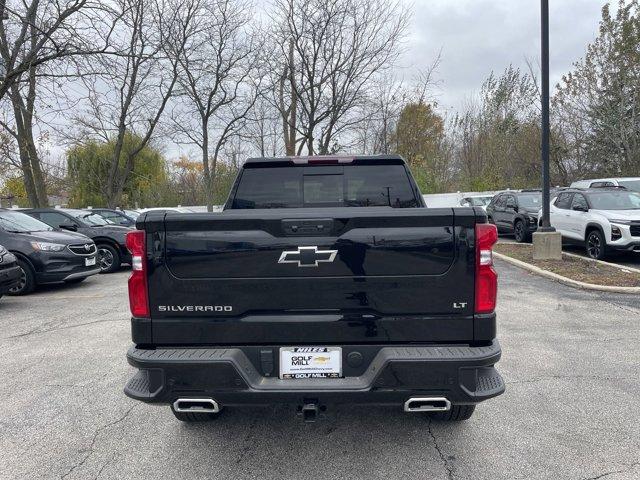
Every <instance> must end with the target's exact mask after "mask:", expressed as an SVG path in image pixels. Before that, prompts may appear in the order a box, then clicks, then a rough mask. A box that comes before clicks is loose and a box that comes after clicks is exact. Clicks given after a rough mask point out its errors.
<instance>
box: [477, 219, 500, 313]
mask: <svg viewBox="0 0 640 480" xmlns="http://www.w3.org/2000/svg"><path fill="white" fill-rule="evenodd" d="M497 241H498V231H497V230H496V226H495V225H491V224H489V223H478V224H477V225H476V306H475V313H491V312H493V311H494V310H495V308H496V298H497V296H498V274H497V273H496V271H495V270H494V269H493V253H492V250H491V249H492V248H493V246H494V245H495V244H496V242H497Z"/></svg>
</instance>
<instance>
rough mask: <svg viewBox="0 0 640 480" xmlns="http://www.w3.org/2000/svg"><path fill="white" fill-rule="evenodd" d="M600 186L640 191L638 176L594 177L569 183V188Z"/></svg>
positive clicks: (639, 178)
mask: <svg viewBox="0 0 640 480" xmlns="http://www.w3.org/2000/svg"><path fill="white" fill-rule="evenodd" d="M602 187H624V188H626V189H627V190H633V191H634V192H640V177H619V178H594V179H592V180H578V181H577V182H573V183H572V184H571V188H602Z"/></svg>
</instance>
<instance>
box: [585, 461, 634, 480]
mask: <svg viewBox="0 0 640 480" xmlns="http://www.w3.org/2000/svg"><path fill="white" fill-rule="evenodd" d="M638 465H640V462H634V463H629V464H627V465H625V468H623V469H621V470H611V471H609V472H604V473H601V474H600V475H596V476H595V477H585V478H583V479H582V480H598V479H599V478H604V477H608V476H609V475H615V474H616V473H627V472H629V471H631V470H633V469H634V468H636V467H637V466H638Z"/></svg>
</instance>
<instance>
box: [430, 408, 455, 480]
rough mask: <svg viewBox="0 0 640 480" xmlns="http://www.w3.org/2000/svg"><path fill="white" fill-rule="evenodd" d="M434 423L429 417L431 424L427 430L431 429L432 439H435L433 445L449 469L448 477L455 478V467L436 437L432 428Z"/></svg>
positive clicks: (443, 464)
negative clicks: (450, 463)
mask: <svg viewBox="0 0 640 480" xmlns="http://www.w3.org/2000/svg"><path fill="white" fill-rule="evenodd" d="M432 423H433V420H432V419H429V424H428V425H427V430H428V431H429V435H430V436H431V439H432V440H433V447H434V448H435V449H436V452H438V456H440V461H441V462H442V466H443V467H444V468H445V470H446V471H447V478H448V479H449V480H453V479H454V478H455V475H454V473H453V467H452V466H451V465H449V461H448V460H447V457H446V456H445V454H444V453H443V452H442V449H441V448H440V445H439V444H438V440H437V439H436V436H435V435H434V434H433V430H432V429H431V425H432Z"/></svg>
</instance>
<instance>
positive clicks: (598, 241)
mask: <svg viewBox="0 0 640 480" xmlns="http://www.w3.org/2000/svg"><path fill="white" fill-rule="evenodd" d="M585 250H586V252H587V256H588V257H589V258H593V259H594V260H602V259H603V258H605V257H606V256H607V243H606V241H605V239H604V235H602V232H601V231H600V230H591V231H590V232H589V233H587V239H586V240H585Z"/></svg>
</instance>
